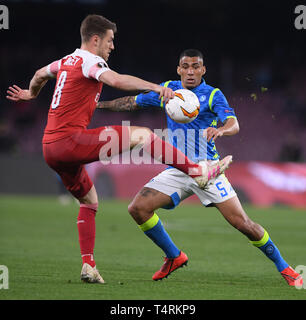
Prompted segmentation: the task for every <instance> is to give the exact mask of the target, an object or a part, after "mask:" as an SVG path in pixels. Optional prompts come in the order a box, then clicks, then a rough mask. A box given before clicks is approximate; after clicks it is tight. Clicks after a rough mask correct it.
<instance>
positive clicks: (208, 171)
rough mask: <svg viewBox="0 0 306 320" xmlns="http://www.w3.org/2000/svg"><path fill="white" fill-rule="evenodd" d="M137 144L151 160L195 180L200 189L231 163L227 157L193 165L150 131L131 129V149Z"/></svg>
mask: <svg viewBox="0 0 306 320" xmlns="http://www.w3.org/2000/svg"><path fill="white" fill-rule="evenodd" d="M139 144H143V150H144V151H145V152H147V153H148V154H150V155H151V157H152V158H154V159H156V160H158V161H160V162H161V163H164V164H168V165H171V166H173V167H174V168H176V169H178V170H180V171H182V172H184V173H186V174H187V175H189V176H190V177H192V178H193V179H195V181H196V183H197V184H198V185H199V187H200V188H201V189H203V188H204V187H205V185H206V184H207V182H208V181H209V180H210V179H213V178H216V177H217V176H218V175H220V174H222V173H223V172H224V171H225V170H226V169H227V168H228V166H229V165H230V163H231V162H232V156H227V157H225V158H224V159H222V160H221V161H219V162H217V163H214V164H209V163H207V162H206V161H203V162H202V164H198V163H195V162H193V161H191V160H190V159H189V158H188V157H187V156H186V155H185V154H184V153H183V152H181V151H180V150H179V149H177V148H176V147H174V146H173V145H172V144H170V143H168V142H165V141H163V140H162V139H160V138H159V137H158V136H157V135H156V134H155V133H153V132H152V131H151V130H150V129H148V128H144V127H131V147H134V146H135V145H139Z"/></svg>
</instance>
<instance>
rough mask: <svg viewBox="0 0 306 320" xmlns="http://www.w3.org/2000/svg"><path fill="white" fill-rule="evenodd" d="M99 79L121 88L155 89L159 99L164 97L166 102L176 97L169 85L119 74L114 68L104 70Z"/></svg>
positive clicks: (132, 89) (130, 89) (128, 89)
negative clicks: (165, 85)
mask: <svg viewBox="0 0 306 320" xmlns="http://www.w3.org/2000/svg"><path fill="white" fill-rule="evenodd" d="M99 81H101V82H103V83H106V84H107V85H109V86H111V87H114V88H117V89H120V90H127V91H154V92H156V93H157V94H159V99H161V98H163V100H164V101H165V103H167V102H168V101H169V100H170V99H172V98H174V92H173V90H172V89H170V88H168V87H162V86H160V85H158V84H155V83H152V82H148V81H145V80H142V79H140V78H137V77H134V76H130V75H126V74H119V73H117V72H115V71H113V70H108V71H105V72H103V73H102V74H101V75H100V76H99Z"/></svg>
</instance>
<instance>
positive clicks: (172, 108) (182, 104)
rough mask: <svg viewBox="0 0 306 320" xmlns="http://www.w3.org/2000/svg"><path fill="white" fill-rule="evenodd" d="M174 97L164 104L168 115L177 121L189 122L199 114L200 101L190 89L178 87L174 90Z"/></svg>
mask: <svg viewBox="0 0 306 320" xmlns="http://www.w3.org/2000/svg"><path fill="white" fill-rule="evenodd" d="M174 94H175V97H174V98H173V99H170V100H169V102H168V103H167V104H166V112H167V114H168V116H169V117H170V118H171V119H172V120H173V121H175V122H178V123H189V122H191V121H193V120H194V119H195V118H196V117H197V116H198V114H199V111H200V102H199V99H198V97H197V96H196V95H195V94H194V93H193V92H192V91H190V90H187V89H179V90H176V91H174Z"/></svg>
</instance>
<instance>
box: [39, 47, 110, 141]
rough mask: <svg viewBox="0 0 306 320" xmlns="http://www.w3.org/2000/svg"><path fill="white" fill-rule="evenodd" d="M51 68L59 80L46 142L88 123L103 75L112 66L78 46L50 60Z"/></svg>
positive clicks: (99, 90) (52, 74)
mask: <svg viewBox="0 0 306 320" xmlns="http://www.w3.org/2000/svg"><path fill="white" fill-rule="evenodd" d="M47 70H48V73H49V75H50V76H54V77H55V76H56V78H57V81H56V85H55V89H54V94H53V98H52V102H51V105H50V109H49V114H48V123H47V126H46V128H45V133H44V137H43V143H50V142H53V141H57V140H60V139H62V138H64V137H66V136H69V135H70V134H71V133H73V132H75V131H78V130H82V129H85V128H86V127H87V126H88V124H89V123H90V120H91V118H92V115H93V113H94V111H95V109H96V103H97V102H98V100H99V97H100V93H101V90H102V82H99V76H100V75H101V74H102V73H103V72H105V71H108V70H110V69H109V68H108V66H107V64H106V62H105V61H104V60H103V59H102V58H101V57H99V56H96V55H94V54H92V53H90V52H89V51H86V50H81V49H76V50H75V51H74V52H73V53H72V54H70V55H67V56H65V57H64V58H62V59H60V60H57V61H54V62H52V63H51V64H49V65H48V67H47Z"/></svg>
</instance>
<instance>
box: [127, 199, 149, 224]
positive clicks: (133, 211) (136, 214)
mask: <svg viewBox="0 0 306 320" xmlns="http://www.w3.org/2000/svg"><path fill="white" fill-rule="evenodd" d="M128 212H129V213H130V215H131V216H132V217H133V218H134V219H136V220H138V219H142V218H143V217H145V216H146V214H147V209H146V208H145V207H144V206H143V205H142V204H141V203H137V202H136V203H134V202H132V203H130V204H129V206H128Z"/></svg>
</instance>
